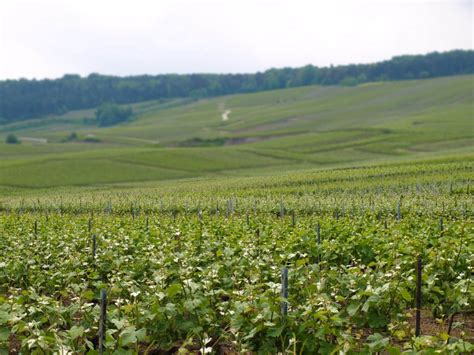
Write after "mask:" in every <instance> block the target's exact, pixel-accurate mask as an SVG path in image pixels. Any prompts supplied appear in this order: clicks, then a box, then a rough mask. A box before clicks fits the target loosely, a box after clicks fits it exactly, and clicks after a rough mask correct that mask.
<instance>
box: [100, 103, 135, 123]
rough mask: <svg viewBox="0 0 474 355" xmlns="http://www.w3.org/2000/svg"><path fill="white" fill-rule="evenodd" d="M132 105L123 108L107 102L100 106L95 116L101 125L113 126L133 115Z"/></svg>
mask: <svg viewBox="0 0 474 355" xmlns="http://www.w3.org/2000/svg"><path fill="white" fill-rule="evenodd" d="M132 113H133V112H132V109H131V108H130V107H127V108H121V107H120V106H118V105H116V104H113V103H110V102H106V103H103V104H102V105H100V106H99V108H98V109H97V111H96V112H95V117H96V120H97V123H98V124H99V126H102V127H104V126H113V125H115V124H117V123H121V122H125V121H127V120H128V119H130V117H131V116H132Z"/></svg>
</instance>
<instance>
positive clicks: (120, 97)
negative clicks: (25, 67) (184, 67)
mask: <svg viewBox="0 0 474 355" xmlns="http://www.w3.org/2000/svg"><path fill="white" fill-rule="evenodd" d="M472 73H474V51H472V50H454V51H449V52H443V53H438V52H433V53H429V54H426V55H404V56H398V57H393V58H392V59H390V60H386V61H382V62H378V63H373V64H351V65H340V66H330V67H316V66H313V65H307V66H304V67H301V68H282V69H269V70H267V71H265V72H263V73H261V72H258V73H255V74H184V75H178V74H164V75H140V76H127V77H118V76H106V75H100V74H90V75H89V76H87V77H81V76H79V75H73V74H67V75H64V76H63V77H62V78H60V79H44V80H35V79H33V80H27V79H19V80H4V81H0V123H9V122H14V121H18V120H24V119H30V118H39V117H42V116H47V115H57V114H62V113H65V112H68V111H70V110H77V109H84V108H93V107H97V106H99V105H101V104H102V103H104V102H115V103H118V104H122V103H123V104H127V103H133V102H139V101H146V100H155V99H169V98H182V97H190V98H203V97H212V96H219V95H228V94H235V93H252V92H258V91H264V90H273V89H282V88H289V87H298V86H306V85H316V84H318V85H347V86H354V85H358V84H361V83H365V82H373V81H387V80H408V79H420V78H433V77H440V76H449V75H461V74H472Z"/></svg>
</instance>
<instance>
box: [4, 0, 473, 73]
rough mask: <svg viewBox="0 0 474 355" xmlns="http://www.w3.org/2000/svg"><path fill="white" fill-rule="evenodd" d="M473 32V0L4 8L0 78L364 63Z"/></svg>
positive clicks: (28, 4)
mask: <svg viewBox="0 0 474 355" xmlns="http://www.w3.org/2000/svg"><path fill="white" fill-rule="evenodd" d="M473 30H474V29H473V3H472V1H471V0H467V1H461V0H441V1H424V0H398V1H394V0H377V1H365V0H347V1H345V0H343V1H338V0H324V1H323V0H321V1H320V0H307V1H303V0H287V1H280V0H271V1H270V0H221V1H217V0H207V1H199V0H187V1H186V0H149V1H148V0H133V1H122V0H110V1H109V0H0V79H5V78H19V77H25V78H33V77H35V78H45V77H48V78H55V77H60V76H62V75H63V74H65V73H77V74H81V75H88V74H89V73H91V72H97V73H103V74H115V75H130V74H145V73H147V74H160V73H193V72H208V73H209V72H212V73H222V72H255V71H259V70H260V71H262V70H265V69H268V68H271V67H284V66H292V67H296V66H302V65H305V64H308V63H311V64H314V65H317V66H326V65H330V64H334V65H337V64H347V63H367V62H374V61H378V60H382V59H388V58H390V57H392V56H394V55H399V54H418V53H427V52H430V51H435V50H436V51H445V50H450V49H454V48H464V49H472V47H473Z"/></svg>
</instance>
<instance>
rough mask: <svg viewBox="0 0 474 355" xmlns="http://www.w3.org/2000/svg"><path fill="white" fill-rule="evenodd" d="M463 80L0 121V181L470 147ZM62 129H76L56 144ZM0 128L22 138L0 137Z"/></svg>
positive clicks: (226, 168)
mask: <svg viewBox="0 0 474 355" xmlns="http://www.w3.org/2000/svg"><path fill="white" fill-rule="evenodd" d="M473 80H474V76H472V75H465V76H456V77H445V78H437V79H423V80H409V81H397V82H380V83H367V84H362V85H358V86H354V87H341V86H305V87H299V88H291V89H283V90H274V91H266V92H261V93H253V94H238V95H229V96H222V97H218V98H213V99H201V100H189V99H174V100H157V101H147V102H142V103H137V104H134V105H133V108H134V112H135V113H136V115H135V117H134V120H133V121H131V122H128V123H125V124H122V125H118V126H114V127H108V128H98V127H97V126H95V125H94V124H93V123H91V122H92V121H91V120H88V119H87V118H90V117H92V116H93V110H82V111H73V112H69V113H67V114H65V115H62V116H54V117H49V118H43V119H33V120H30V121H22V122H15V123H10V124H4V125H0V136H1V140H2V143H1V144H0V186H2V187H3V189H6V190H7V191H11V189H12V188H38V187H55V186H69V185H81V186H83V185H98V184H117V183H120V184H135V183H138V182H144V181H159V180H173V179H178V178H179V179H182V178H196V177H203V176H216V175H256V174H266V173H275V172H277V171H278V172H280V171H292V170H297V169H298V170H299V169H312V168H332V167H340V166H357V165H362V164H378V163H380V162H390V161H405V160H411V159H418V158H431V157H438V156H448V157H449V156H453V157H454V156H471V155H472V142H473V141H472V139H473V136H474V132H473V125H472V122H473V117H474V116H473V109H474V106H473V89H474V85H473V83H474V81H473ZM73 131H74V132H77V135H78V139H77V140H71V141H68V142H65V140H66V138H67V137H68V136H69V135H70V134H71V132H73ZM9 133H14V134H15V135H16V136H18V137H20V139H21V140H22V141H23V143H22V144H20V145H7V144H4V143H3V142H4V141H5V137H6V135H7V134H9ZM85 138H88V139H85ZM87 140H89V142H87ZM45 142H46V143H45Z"/></svg>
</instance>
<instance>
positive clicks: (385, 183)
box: [0, 155, 474, 354]
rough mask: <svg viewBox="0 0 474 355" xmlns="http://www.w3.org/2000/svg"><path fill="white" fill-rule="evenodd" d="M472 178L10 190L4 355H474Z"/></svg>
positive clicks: (468, 160) (452, 171)
mask: <svg viewBox="0 0 474 355" xmlns="http://www.w3.org/2000/svg"><path fill="white" fill-rule="evenodd" d="M472 167H473V164H472V155H464V156H460V157H458V158H457V159H456V158H453V157H450V158H447V159H430V160H423V161H412V162H407V163H396V164H395V163H393V164H386V165H382V166H370V167H359V168H340V169H328V170H321V171H315V170H306V171H301V172H297V173H295V172H294V173H279V174H272V176H271V177H270V176H268V177H265V176H261V177H248V178H244V177H234V178H222V177H221V178H212V179H201V180H188V181H175V182H163V183H162V184H160V185H159V186H156V185H155V186H153V185H152V184H142V185H139V184H135V185H134V187H133V188H130V187H129V188H125V187H123V186H121V187H120V186H115V187H112V186H109V187H108V188H100V187H89V188H67V189H66V188H64V189H56V190H52V191H48V190H35V191H33V190H32V191H29V192H28V193H25V192H22V193H12V194H9V195H8V196H4V197H3V198H2V199H1V200H0V202H1V205H0V206H1V207H0V208H1V212H0V235H1V236H2V238H0V249H1V250H2V253H1V254H0V352H3V353H6V352H7V351H10V352H12V353H15V352H18V351H20V349H21V351H22V353H34V354H43V353H53V352H55V353H90V354H94V353H98V351H99V349H100V344H99V343H100V339H101V337H100V334H102V333H101V330H100V329H99V328H100V324H101V323H102V324H103V325H104V327H103V328H101V329H102V332H103V334H104V338H103V339H104V342H103V346H104V351H105V352H106V353H115V354H133V353H150V354H152V353H167V352H178V351H179V352H181V353H186V352H194V353H196V352H199V351H201V352H202V353H208V352H209V353H212V352H213V353H221V354H231V353H238V352H245V353H277V352H283V353H291V354H315V353H322V354H329V353H376V352H379V351H383V352H385V353H390V354H398V353H402V352H406V353H409V354H413V353H434V352H435V351H436V352H440V353H465V354H467V353H471V352H472V351H473V350H474V346H473V345H472V342H473V338H474V333H473V331H474V318H473V313H472V312H473V303H472V302H473V294H474V293H473V283H472V267H473V262H474V253H473V246H474V238H473V232H474V229H473V223H472V217H473V211H472V187H471V176H472ZM418 261H420V262H421V268H420V269H419V270H420V271H421V278H419V276H418V275H417V267H416V265H417V262H418ZM285 270H287V272H288V284H287V293H285V292H284V290H283V292H282V286H283V289H285V287H284V286H285V285H286V282H285V280H284V278H283V280H282V272H285ZM417 280H420V283H419V286H420V287H419V288H418V290H419V292H420V294H419V296H420V295H421V297H417ZM102 290H105V292H106V296H107V301H106V302H105V303H104V305H106V312H107V316H106V318H103V317H101V302H100V297H101V291H102ZM102 292H103V291H102ZM418 299H419V300H420V302H421V303H420V304H419V309H420V322H419V325H420V327H421V334H420V335H419V336H415V335H416V334H415V331H416V320H415V319H416V309H417V300H418ZM101 319H103V320H104V321H103V322H102V321H101ZM94 349H95V350H94Z"/></svg>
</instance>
